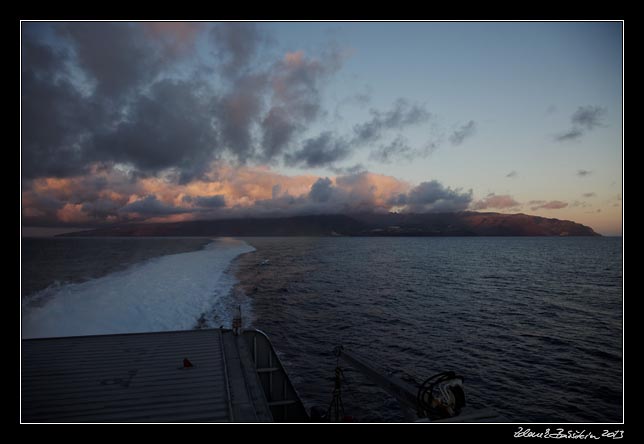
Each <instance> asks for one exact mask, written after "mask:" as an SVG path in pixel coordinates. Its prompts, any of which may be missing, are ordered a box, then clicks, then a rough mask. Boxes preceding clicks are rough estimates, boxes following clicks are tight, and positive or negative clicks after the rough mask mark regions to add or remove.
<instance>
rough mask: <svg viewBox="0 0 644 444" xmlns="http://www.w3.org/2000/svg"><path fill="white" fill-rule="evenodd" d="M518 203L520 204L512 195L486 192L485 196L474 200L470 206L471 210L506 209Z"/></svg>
mask: <svg viewBox="0 0 644 444" xmlns="http://www.w3.org/2000/svg"><path fill="white" fill-rule="evenodd" d="M519 205H521V204H520V203H519V202H517V201H516V200H514V198H513V197H512V196H509V195H507V194H503V195H498V196H497V195H495V194H494V193H492V194H488V196H487V197H486V198H484V199H481V200H478V201H476V202H474V203H473V204H472V206H471V207H472V209H473V210H484V209H488V208H498V209H507V208H513V207H517V206H519Z"/></svg>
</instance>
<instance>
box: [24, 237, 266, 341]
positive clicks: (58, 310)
mask: <svg viewBox="0 0 644 444" xmlns="http://www.w3.org/2000/svg"><path fill="white" fill-rule="evenodd" d="M250 251H254V248H253V247H251V246H250V245H248V244H247V243H245V242H243V241H241V240H237V239H231V238H221V239H216V240H214V241H213V242H212V243H210V244H208V245H206V246H205V247H204V248H203V249H202V250H199V251H194V252H189V253H180V254H173V255H168V256H161V257H157V258H154V259H150V260H148V261H145V262H143V263H139V264H136V265H133V266H130V267H129V268H127V269H126V270H123V271H119V272H116V273H112V274H109V275H107V276H103V277H101V278H97V279H93V280H90V281H87V282H82V283H69V284H62V285H56V286H55V287H48V288H47V289H45V290H43V291H42V292H39V293H37V294H35V295H34V297H33V298H30V299H31V301H32V303H27V304H23V307H22V308H23V315H22V337H23V338H38V337H57V336H81V335H96V334H114V333H138V332H150V331H167V330H186V329H191V328H193V327H195V325H197V324H198V323H199V319H200V317H203V314H204V313H212V312H213V311H216V310H217V305H218V302H219V301H220V299H221V298H222V297H224V296H226V295H228V294H229V293H230V291H231V289H232V287H233V285H234V284H235V283H236V281H235V278H234V277H233V276H231V275H230V274H229V273H227V272H226V271H227V269H228V267H229V266H230V264H231V262H232V261H233V259H235V258H236V257H237V256H239V255H240V254H243V253H247V252H250ZM36 301H37V303H33V302H36Z"/></svg>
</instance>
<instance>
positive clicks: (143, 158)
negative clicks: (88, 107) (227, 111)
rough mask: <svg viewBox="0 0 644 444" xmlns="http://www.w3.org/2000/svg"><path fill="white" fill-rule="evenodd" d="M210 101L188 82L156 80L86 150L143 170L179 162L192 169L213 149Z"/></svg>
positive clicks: (215, 144)
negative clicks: (127, 111) (124, 117)
mask: <svg viewBox="0 0 644 444" xmlns="http://www.w3.org/2000/svg"><path fill="white" fill-rule="evenodd" d="M211 106H212V103H211V102H210V100H209V98H207V97H204V96H202V95H200V94H199V93H198V90H197V89H196V88H195V85H194V84H192V83H190V82H186V81H172V80H162V81H159V82H157V83H155V84H153V85H152V86H151V88H150V91H149V92H148V93H147V94H146V95H140V96H137V98H136V100H135V101H134V102H133V103H132V104H131V105H130V110H129V113H128V117H127V118H126V119H124V120H123V121H121V122H119V123H118V124H117V125H116V126H115V127H114V128H111V129H110V130H107V131H101V132H100V133H98V134H96V136H95V140H94V143H93V147H92V149H91V151H90V150H88V151H89V153H91V155H92V157H94V158H95V159H98V160H102V161H112V162H118V163H123V164H130V165H132V166H134V167H136V168H137V169H138V170H140V171H143V172H147V173H156V172H159V171H161V170H164V169H166V168H170V167H178V168H180V169H182V170H185V173H186V174H188V172H191V173H193V174H196V173H197V172H198V169H195V168H196V167H198V166H199V165H203V164H204V163H207V162H208V161H210V160H211V159H213V158H214V157H215V155H216V154H217V151H215V149H216V148H217V147H218V140H217V133H216V131H215V128H214V127H213V126H212V123H211V121H212V118H211V117H210V116H209V114H208V111H209V109H210V108H211ZM193 174H190V176H192V175H193Z"/></svg>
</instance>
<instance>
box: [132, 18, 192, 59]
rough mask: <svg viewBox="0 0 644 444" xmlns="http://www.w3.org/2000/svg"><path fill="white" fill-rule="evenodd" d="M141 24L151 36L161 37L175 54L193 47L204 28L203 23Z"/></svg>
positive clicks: (167, 47) (168, 49)
mask: <svg viewBox="0 0 644 444" xmlns="http://www.w3.org/2000/svg"><path fill="white" fill-rule="evenodd" d="M141 26H143V29H144V30H145V31H146V32H147V33H148V34H149V35H151V36H152V37H154V38H158V39H161V41H162V42H163V44H164V45H165V46H166V49H167V51H168V52H169V53H170V54H177V53H179V52H182V51H186V50H188V49H192V48H193V47H194V43H195V39H196V38H197V35H198V33H199V32H200V31H201V30H202V29H203V28H204V23H201V22H143V23H141Z"/></svg>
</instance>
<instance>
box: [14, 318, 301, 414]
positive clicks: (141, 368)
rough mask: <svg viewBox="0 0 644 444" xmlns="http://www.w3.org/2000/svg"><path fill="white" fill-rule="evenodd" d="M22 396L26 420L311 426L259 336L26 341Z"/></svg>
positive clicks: (213, 333) (218, 333)
mask: <svg viewBox="0 0 644 444" xmlns="http://www.w3.org/2000/svg"><path fill="white" fill-rule="evenodd" d="M264 361H265V362H269V363H270V366H266V364H263V362H264ZM21 395H22V396H21V419H22V422H271V421H274V420H276V421H302V420H306V419H308V415H307V414H306V411H305V409H304V407H303V406H302V403H301V401H300V400H299V397H298V396H297V393H296V392H295V390H294V388H293V387H292V385H291V383H290V381H289V379H288V376H287V375H286V373H285V371H284V368H283V366H282V365H281V363H280V361H279V359H278V358H277V355H276V354H275V352H274V350H273V348H272V346H271V344H270V341H269V340H268V338H267V337H266V336H265V335H264V334H263V333H261V332H259V331H256V330H247V331H244V332H243V334H240V335H235V334H233V332H232V331H231V330H227V329H204V330H189V331H172V332H158V333H134V334H115V335H99V336H76V337H65V338H45V339H27V340H23V341H22V380H21Z"/></svg>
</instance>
